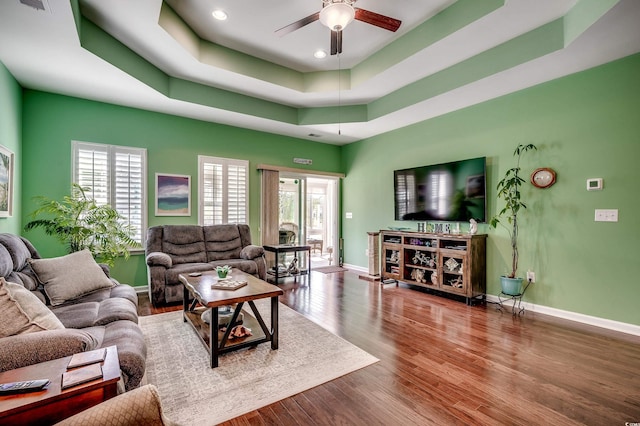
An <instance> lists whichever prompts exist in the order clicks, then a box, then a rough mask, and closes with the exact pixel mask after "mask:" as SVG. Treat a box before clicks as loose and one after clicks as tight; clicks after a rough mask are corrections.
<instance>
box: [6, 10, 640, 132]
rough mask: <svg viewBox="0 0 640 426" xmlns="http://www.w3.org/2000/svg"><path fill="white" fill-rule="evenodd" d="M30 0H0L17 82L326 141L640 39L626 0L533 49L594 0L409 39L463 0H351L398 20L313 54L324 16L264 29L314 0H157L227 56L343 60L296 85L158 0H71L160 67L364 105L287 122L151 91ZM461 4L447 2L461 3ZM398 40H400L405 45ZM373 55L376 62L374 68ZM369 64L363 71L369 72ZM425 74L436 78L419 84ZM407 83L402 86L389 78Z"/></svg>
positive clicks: (69, 17) (548, 75)
mask: <svg viewBox="0 0 640 426" xmlns="http://www.w3.org/2000/svg"><path fill="white" fill-rule="evenodd" d="M40 1H44V2H45V5H46V6H47V10H46V11H39V10H36V9H34V8H31V7H28V6H25V5H22V4H20V2H19V0H3V1H2V3H0V40H1V41H0V61H2V63H4V64H5V66H6V67H7V68H8V69H9V71H10V72H11V73H12V74H13V75H14V76H15V78H16V79H17V80H18V82H19V83H20V84H21V85H22V86H23V87H26V88H32V89H36V90H43V91H48V92H53V93H60V94H64V95H69V96H76V97H81V98H86V99H92V100H98V101H102V102H108V103H114V104H118V105H126V106H131V107H136V108H142V109H148V110H152V111H158V112H164V113H169V114H174V115H178V116H185V117H191V118H196V119H200V120H206V121H211V122H217V123H223V124H229V125H233V126H238V127H244V128H250V129H255V130H260V131H265V132H270V133H275V134H281V135H287V136H293V137H298V138H303V139H311V140H314V141H318V142H324V143H333V144H345V143H349V142H353V141H356V140H360V139H363V138H367V137H371V136H375V135H377V134H380V133H384V132H388V131H391V130H394V129H397V128H400V127H403V126H406V125H409V124H412V123H416V122H419V121H422V120H425V119H429V118H432V117H436V116H438V115H442V114H445V113H447V112H451V111H455V110H457V109H460V108H464V107H467V106H470V105H474V104H476V103H479V102H483V101H485V100H488V99H492V98H495V97H497V96H502V95H504V94H508V93H512V92H514V91H517V90H521V89H523V88H526V87H530V86H533V85H536V84H539V83H542V82H545V81H549V80H552V79H555V78H558V77H562V76H565V75H568V74H572V73H575V72H578V71H581V70H584V69H588V68H591V67H594V66H597V65H600V64H604V63H606V62H610V61H612V60H615V59H618V58H622V57H625V56H628V55H631V54H634V53H637V52H639V51H640V29H639V28H640V26H639V25H638V22H640V1H638V0H620V1H615V0H606V1H605V0H600V1H601V4H604V3H607V4H611V5H613V7H610V8H609V7H608V6H607V7H605V8H603V13H604V14H603V15H602V16H600V15H598V16H597V19H594V21H595V22H594V23H593V24H592V25H589V26H587V27H585V28H586V29H584V30H582V29H581V30H580V31H578V32H577V34H576V35H577V38H575V39H571V38H568V39H566V40H565V43H564V45H563V46H564V47H563V46H560V47H559V48H553V49H546V50H545V49H542V50H541V53H539V54H533V51H534V50H535V49H536V48H537V46H545V48H546V45H545V44H544V43H547V41H546V40H544V38H545V34H548V31H546V30H544V31H541V32H539V33H536V32H535V31H536V29H539V28H540V27H542V26H544V25H545V24H549V23H552V22H553V21H556V20H557V19H559V18H562V17H563V16H565V17H566V16H567V15H568V14H570V13H572V11H574V12H575V13H574V15H572V18H573V17H574V16H581V15H580V14H579V13H578V12H579V11H578V12H577V11H576V10H577V8H579V7H583V6H585V3H586V6H585V7H588V4H589V3H591V4H593V3H594V2H593V1H587V0H507V1H505V3H504V5H502V6H500V7H498V8H496V9H495V10H492V11H490V12H489V13H486V14H484V15H483V16H480V17H478V19H475V20H474V21H472V22H470V23H467V24H465V25H463V26H462V27H461V28H459V29H457V30H456V31H454V32H452V33H450V34H447V35H444V36H442V37H440V38H437V37H436V38H435V39H434V40H433V42H430V43H425V45H424V46H422V45H420V43H421V40H423V39H427V38H429V37H431V34H430V31H431V28H432V26H431V23H433V28H436V24H437V22H448V21H445V20H440V21H437V20H436V19H433V18H434V17H436V18H441V17H442V16H443V15H444V14H446V13H447V12H450V11H451V10H453V8H452V7H453V6H456V3H459V4H458V5H457V6H460V5H463V6H464V5H465V3H464V2H465V0H458V1H456V0H395V1H393V2H390V1H384V0H359V1H358V2H357V4H356V6H357V7H360V8H363V9H367V10H370V11H372V12H376V13H380V14H383V15H388V16H391V17H393V18H397V19H400V20H402V22H403V23H402V25H401V27H400V29H399V30H398V31H397V32H396V33H392V32H389V31H386V30H382V29H379V28H377V27H374V26H372V25H369V24H366V23H363V22H360V21H354V22H353V23H351V24H350V25H349V26H348V27H347V28H346V29H345V30H344V45H343V53H342V55H340V58H339V60H338V58H337V57H335V56H333V57H327V58H325V59H323V60H317V59H315V58H313V52H314V51H315V50H316V49H318V48H323V49H325V50H328V49H329V30H328V29H327V28H326V27H324V26H322V24H321V23H320V22H314V23H312V24H309V25H307V26H306V27H304V28H301V29H299V30H297V31H295V32H292V33H290V34H288V35H286V36H284V37H278V36H277V35H275V34H274V31H275V30H277V29H278V28H281V27H283V26H285V25H287V24H289V23H292V22H294V21H297V20H298V19H300V18H303V17H306V16H308V15H310V14H312V13H315V12H317V11H319V10H320V8H321V1H320V0H295V1H294V0H291V1H288V2H285V1H283V0H243V1H239V0H166V5H165V6H164V7H165V8H166V7H167V6H170V8H171V9H172V10H173V11H175V14H176V15H178V16H179V17H180V18H181V20H182V21H183V23H182V24H181V22H180V20H179V19H175V20H173V21H171V25H176V26H179V25H183V26H184V24H186V28H189V31H190V32H191V31H192V32H193V34H195V35H196V38H200V39H203V41H198V42H197V43H196V45H199V46H202V45H210V46H214V47H215V46H216V45H219V46H224V47H226V48H229V49H231V50H233V51H237V52H240V54H238V55H237V57H235V59H237V58H239V59H238V60H239V61H240V62H243V61H244V62H245V63H249V64H255V68H265V69H269V68H270V67H275V69H276V70H277V69H280V70H282V71H283V72H282V73H281V74H282V75H288V74H287V73H289V72H291V75H293V76H294V77H295V76H298V75H300V76H305V77H302V79H303V80H304V78H306V76H321V77H322V76H326V75H328V76H329V77H328V79H329V80H331V77H330V76H332V75H334V74H330V73H329V72H330V70H335V69H338V68H340V69H342V70H347V72H348V73H350V74H348V75H347V79H346V80H340V81H341V83H340V85H339V86H338V84H337V81H338V78H337V75H335V84H332V85H331V86H330V87H320V85H318V87H312V88H303V89H301V88H299V87H296V86H295V85H289V84H288V83H287V82H284V83H283V82H281V81H278V80H277V79H276V80H274V79H270V78H268V77H266V78H262V75H261V72H262V70H261V69H256V70H254V71H251V70H248V71H243V70H240V69H239V68H238V67H235V68H234V66H233V65H228V66H227V65H226V64H224V63H222V62H220V61H218V62H217V63H213V64H212V63H210V62H207V60H203V55H200V56H198V54H197V53H196V54H194V51H193V49H191V50H190V49H189V45H188V43H187V42H185V41H184V40H179V39H177V38H176V36H175V34H170V33H171V30H168V29H167V26H166V25H165V26H164V27H163V26H162V25H160V24H159V22H158V21H159V18H160V15H161V9H162V8H163V3H162V0H110V1H102V0H80V4H81V9H82V13H83V14H84V15H85V17H86V18H88V19H89V20H90V21H92V22H93V23H94V24H96V25H97V26H98V27H100V28H101V29H102V30H104V31H105V32H106V33H108V34H109V35H111V36H112V37H113V38H115V39H117V40H118V41H119V42H121V43H122V44H124V45H125V46H127V47H129V48H130V49H131V50H132V51H133V52H135V53H136V54H137V55H139V56H140V57H142V58H144V59H145V60H147V61H148V62H149V63H151V64H153V66H155V67H156V68H158V69H159V70H162V71H163V72H164V73H166V74H167V75H169V76H170V77H172V78H175V79H179V80H185V81H191V82H195V83H197V84H198V85H202V86H203V87H207V86H210V87H215V88H219V89H224V90H227V91H230V92H233V93H239V94H243V95H246V96H250V97H253V98H257V99H259V100H266V101H268V102H271V103H274V104H281V105H284V106H286V107H287V108H294V109H295V108H305V109H306V108H310V109H314V108H321V107H324V106H336V105H341V108H348V106H349V105H365V106H366V108H367V111H368V112H367V117H366V118H364V119H361V120H344V121H351V122H326V120H325V122H323V121H322V120H318V122H317V123H315V122H314V123H311V124H299V123H297V122H291V121H287V120H280V119H277V118H273V117H270V116H268V115H266V116H262V117H258V116H256V115H254V114H253V113H249V112H243V111H242V110H239V109H236V110H235V111H232V110H231V108H224V107H220V106H217V105H206V104H205V103H196V102H186V101H184V100H179V99H177V98H172V97H170V96H168V95H167V94H166V93H165V94H163V93H161V92H160V91H157V90H156V89H154V88H152V87H151V86H149V85H147V84H146V83H145V82H143V81H141V80H139V79H137V78H134V77H132V76H131V75H129V74H127V73H126V72H125V71H123V70H121V69H119V68H118V67H116V66H114V65H112V64H111V63H109V62H107V61H106V60H105V59H102V58H101V57H99V56H97V55H96V54H94V53H91V52H90V51H89V50H85V48H83V47H82V46H81V42H80V37H79V35H78V30H77V27H76V24H75V21H74V15H73V12H72V2H70V1H69V0H40ZM473 1H476V2H483V1H485V2H486V3H491V2H495V0H473ZM466 4H467V6H469V5H470V4H471V2H469V1H467V3H466ZM467 6H465V7H467ZM213 7H220V8H222V9H224V10H225V11H226V12H227V13H228V15H229V19H228V20H227V21H224V22H219V21H214V20H213V19H212V18H211V14H210V13H211V10H212V9H213ZM458 9H459V10H460V9H464V8H461V7H458ZM464 12H465V11H464V10H463V11H462V13H461V12H459V13H461V15H460V16H462V14H464ZM439 13H440V15H438V14H439ZM582 15H584V14H582ZM454 21H455V20H452V21H451V22H454ZM573 22H574V21H573V20H572V19H565V20H564V24H563V25H565V27H564V28H565V33H570V32H571V30H572V28H573V27H572V26H571V24H572V23H573ZM439 30H440V31H443V30H442V28H440V29H439ZM433 31H434V32H435V31H436V30H435V29H434V30H433ZM445 31H446V29H445ZM185 34H190V33H185ZM518 37H520V38H523V37H529V38H530V39H531V40H533V42H530V44H529V45H530V46H532V47H531V48H528V49H525V50H531V52H528V51H524V52H522V51H520V52H519V51H518V49H522V47H521V46H523V44H513V46H514V48H513V49H512V51H510V52H509V53H508V54H506V53H504V55H503V57H499V58H498V59H496V62H501V61H502V62H505V63H509V60H508V59H509V58H512V57H514V58H515V57H519V56H521V57H522V58H520V59H519V60H518V61H515V62H513V63H510V65H509V66H503V67H502V68H497V69H495V70H492V71H491V72H484V71H483V72H475V73H472V72H471V71H470V68H471V67H472V65H473V64H474V63H473V62H469V61H470V60H473V58H481V59H483V61H484V62H483V63H484V64H485V66H484V68H486V64H487V63H490V62H491V58H495V57H496V56H495V55H497V53H495V52H496V49H494V50H491V49H493V48H495V47H496V46H501V45H503V44H504V43H507V42H509V41H513V40H519V39H518ZM536 37H538V38H540V43H539V44H538V42H537V38H536ZM192 39H193V37H192ZM410 40H413V41H410ZM416 43H417V47H416ZM396 46H398V48H397V49H396ZM385 47H386V49H385ZM407 47H411V48H413V51H411V52H410V53H406V54H405V50H408V49H407ZM381 50H382V52H381V53H380V54H379V55H378V56H376V52H379V51H381ZM502 51H506V50H504V49H503V50H501V51H500V52H502ZM483 55H485V56H483ZM492 55H493V56H492ZM394 56H395V58H394ZM252 58H254V59H252ZM255 58H259V60H258V59H255ZM389 58H392V59H389ZM470 58H471V59H470ZM485 58H486V59H485ZM235 59H234V60H235ZM376 61H377V62H376ZM380 61H382V62H384V61H386V63H384V64H383V66H381V65H377V68H376V65H375V64H379V63H380ZM389 61H392V62H389ZM465 61H466V62H465ZM240 62H239V63H240ZM371 64H373V65H371ZM467 64H469V66H468V68H469V70H468V73H469V77H464V78H461V77H459V75H460V73H461V69H462V71H463V74H464V72H467ZM476 65H477V63H476ZM249 68H250V67H249ZM480 68H483V67H480ZM370 69H371V70H373V71H372V72H370V73H368V71H369V70H370ZM264 74H265V75H267V72H264ZM343 82H344V83H343ZM431 82H433V84H434V85H435V86H437V87H430V84H431ZM412 83H414V84H415V85H416V86H415V87H417V89H416V90H415V91H414V90H407V93H405V92H403V91H402V90H403V88H405V87H407V85H409V84H412ZM435 83H437V84H435ZM411 87H412V89H413V87H414V86H411ZM338 89H339V90H338ZM403 93H404V94H403ZM414 94H415V99H413V95H414ZM396 98H397V99H396ZM408 98H411V99H408ZM398 99H399V100H398ZM334 121H336V120H334ZM339 133H340V134H339ZM309 134H316V135H319V137H311V136H309Z"/></svg>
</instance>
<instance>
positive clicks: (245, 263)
mask: <svg viewBox="0 0 640 426" xmlns="http://www.w3.org/2000/svg"><path fill="white" fill-rule="evenodd" d="M209 264H210V265H211V267H212V268H213V269H215V267H216V266H224V265H229V266H231V267H232V268H233V269H239V270H241V271H242V272H244V273H247V274H250V275H256V274H257V273H258V265H257V264H256V262H254V261H253V260H243V259H227V260H216V261H214V262H209ZM231 276H233V270H232V271H231Z"/></svg>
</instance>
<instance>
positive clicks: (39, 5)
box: [18, 0, 51, 12]
mask: <svg viewBox="0 0 640 426" xmlns="http://www.w3.org/2000/svg"><path fill="white" fill-rule="evenodd" d="M18 1H19V2H20V3H22V4H24V5H25V6H29V7H32V8H34V9H36V10H44V11H47V12H51V10H49V4H48V3H47V0H18Z"/></svg>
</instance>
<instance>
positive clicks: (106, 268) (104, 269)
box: [98, 263, 111, 278]
mask: <svg viewBox="0 0 640 426" xmlns="http://www.w3.org/2000/svg"><path fill="white" fill-rule="evenodd" d="M98 266H100V267H101V268H102V272H104V274H105V275H106V276H107V277H109V278H111V269H110V268H109V265H107V264H106V263H98Z"/></svg>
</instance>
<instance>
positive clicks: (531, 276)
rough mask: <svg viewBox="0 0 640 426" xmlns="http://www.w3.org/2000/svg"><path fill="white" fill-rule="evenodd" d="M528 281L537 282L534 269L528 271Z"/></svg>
mask: <svg viewBox="0 0 640 426" xmlns="http://www.w3.org/2000/svg"><path fill="white" fill-rule="evenodd" d="M527 281H529V282H532V283H535V282H536V273H535V272H533V271H527Z"/></svg>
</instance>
